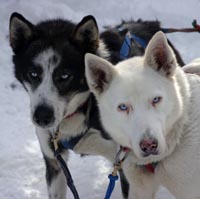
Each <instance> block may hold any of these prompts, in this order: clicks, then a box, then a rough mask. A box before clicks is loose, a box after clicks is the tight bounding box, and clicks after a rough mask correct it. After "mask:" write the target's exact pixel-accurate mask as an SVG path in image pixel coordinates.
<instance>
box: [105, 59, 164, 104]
mask: <svg viewBox="0 0 200 199" xmlns="http://www.w3.org/2000/svg"><path fill="white" fill-rule="evenodd" d="M116 69H117V72H118V73H117V75H116V76H115V77H114V79H113V81H112V83H111V85H110V86H109V89H108V91H107V95H110V97H111V96H112V97H113V98H116V99H119V100H125V101H126V100H127V101H128V100H131V99H134V100H135V99H136V98H140V97H142V98H146V97H147V98H148V97H152V96H154V95H156V94H159V93H162V92H163V84H164V83H165V84H167V80H166V78H164V77H162V76H161V75H160V74H158V73H157V72H156V71H154V70H153V69H151V68H150V67H146V66H144V64H143V60H142V59H140V58H137V59H135V60H127V61H124V62H121V63H120V64H118V65H117V66H116Z"/></svg>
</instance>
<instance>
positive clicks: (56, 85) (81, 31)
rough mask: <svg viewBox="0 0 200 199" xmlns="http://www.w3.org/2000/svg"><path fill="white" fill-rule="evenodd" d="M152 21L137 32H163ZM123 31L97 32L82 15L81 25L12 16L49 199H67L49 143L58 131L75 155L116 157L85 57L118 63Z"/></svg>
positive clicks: (17, 73)
mask: <svg viewBox="0 0 200 199" xmlns="http://www.w3.org/2000/svg"><path fill="white" fill-rule="evenodd" d="M132 23H133V24H134V22H132ZM137 23H138V24H142V23H143V22H142V21H140V22H137ZM149 25H150V24H149V23H147V24H146V26H144V25H143V24H142V26H140V25H137V26H136V27H137V29H134V30H137V32H138V33H142V32H145V33H148V34H149V32H150V33H151V35H153V34H154V33H155V32H157V31H158V30H159V23H158V24H157V26H156V27H155V28H153V29H152V30H151V31H150V30H148V29H149V27H151V26H149ZM145 28H146V29H147V30H148V31H146V30H145ZM134 30H133V32H134ZM125 34H126V30H125V29H124V30H123V31H122V32H120V33H119V32H118V31H116V30H112V31H111V30H107V31H105V32H103V33H102V34H101V35H99V31H98V27H97V24H96V21H95V19H94V17H92V16H86V17H84V18H83V20H82V21H81V22H80V23H78V24H77V25H76V24H74V23H71V22H70V21H66V20H61V19H57V20H49V21H44V22H41V23H39V24H37V25H34V24H32V23H31V22H29V21H28V20H27V19H25V18H24V17H23V16H22V15H20V14H18V13H13V14H12V16H11V18H10V45H11V47H12V49H13V52H14V55H13V62H14V65H15V76H16V78H17V79H18V80H19V81H20V82H21V83H22V85H23V86H24V88H25V89H26V91H27V92H28V94H29V96H30V106H31V118H32V121H33V123H34V124H35V126H36V132H37V136H38V139H39V142H40V146H41V150H42V153H43V156H44V160H45V163H46V179H47V185H48V192H49V198H51V199H64V198H66V185H65V177H64V175H63V172H62V171H61V168H60V167H59V165H58V163H57V160H56V159H55V158H54V150H53V145H52V142H51V139H52V134H54V133H55V132H56V131H58V130H59V131H60V132H61V141H63V142H65V143H67V144H68V146H67V148H70V149H73V150H74V151H75V152H77V153H81V154H94V155H101V156H104V157H106V158H107V159H109V160H110V161H113V158H114V157H115V153H116V150H117V145H116V144H115V142H113V141H112V140H111V139H110V138H109V136H108V135H107V133H106V132H105V131H104V130H103V128H102V125H101V123H100V120H99V112H98V109H97V105H96V101H95V98H94V97H93V95H92V94H90V92H89V89H88V85H87V82H86V79H85V65H84V56H85V54H86V53H87V52H89V53H92V54H96V55H98V56H100V57H103V58H105V59H107V60H109V61H111V62H112V63H114V64H115V63H117V62H119V61H120V55H119V52H120V48H121V45H122V43H123V40H124V36H125ZM148 34H144V37H146V38H144V39H145V40H147V41H148V40H150V38H151V37H149V36H148ZM147 36H148V37H147ZM132 44H134V45H135V48H134V49H136V45H137V46H138V47H139V48H140V45H138V43H137V41H136V42H135V43H134V42H133V41H132ZM133 52H135V51H133ZM138 53H139V51H136V55H137V54H138ZM129 54H130V56H132V55H134V54H132V52H131V53H129ZM102 75H103V74H102ZM102 79H103V77H102ZM67 153H68V151H67V150H63V153H62V154H63V158H65V159H67V157H68V156H67ZM124 198H127V192H125V194H124Z"/></svg>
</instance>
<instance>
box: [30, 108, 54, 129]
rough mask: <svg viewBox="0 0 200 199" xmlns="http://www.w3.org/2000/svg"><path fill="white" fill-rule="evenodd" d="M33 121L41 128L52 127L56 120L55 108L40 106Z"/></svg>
mask: <svg viewBox="0 0 200 199" xmlns="http://www.w3.org/2000/svg"><path fill="white" fill-rule="evenodd" d="M33 120H34V122H35V123H36V124H37V125H39V126H41V127H46V126H48V125H50V124H51V123H53V122H54V120H55V117H54V111H53V108H52V107H50V106H47V105H39V106H38V107H37V108H36V109H35V112H34V114H33Z"/></svg>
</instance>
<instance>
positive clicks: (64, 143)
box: [60, 133, 85, 150]
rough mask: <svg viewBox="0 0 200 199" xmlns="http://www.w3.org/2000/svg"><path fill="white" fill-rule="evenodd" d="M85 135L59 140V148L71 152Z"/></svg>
mask: <svg viewBox="0 0 200 199" xmlns="http://www.w3.org/2000/svg"><path fill="white" fill-rule="evenodd" d="M84 135H85V133H82V134H80V135H78V136H76V137H73V138H71V139H69V140H66V139H64V140H60V144H61V147H62V148H64V149H71V150H73V149H74V147H75V146H76V144H77V143H78V142H79V141H80V140H81V139H82V137H83V136H84Z"/></svg>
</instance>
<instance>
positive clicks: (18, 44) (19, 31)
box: [9, 12, 34, 53]
mask: <svg viewBox="0 0 200 199" xmlns="http://www.w3.org/2000/svg"><path fill="white" fill-rule="evenodd" d="M33 28H34V25H33V24H32V23H30V22H29V21H27V20H26V19H25V18H24V17H23V16H22V15H21V14H19V13H16V12H15V13H13V14H12V15H11V17H10V27H9V32H10V34H9V39H10V46H11V47H12V49H13V51H14V52H15V53H16V52H17V51H18V50H19V49H21V48H22V47H23V46H24V45H26V44H27V43H28V41H29V40H30V39H31V37H32V36H33Z"/></svg>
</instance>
